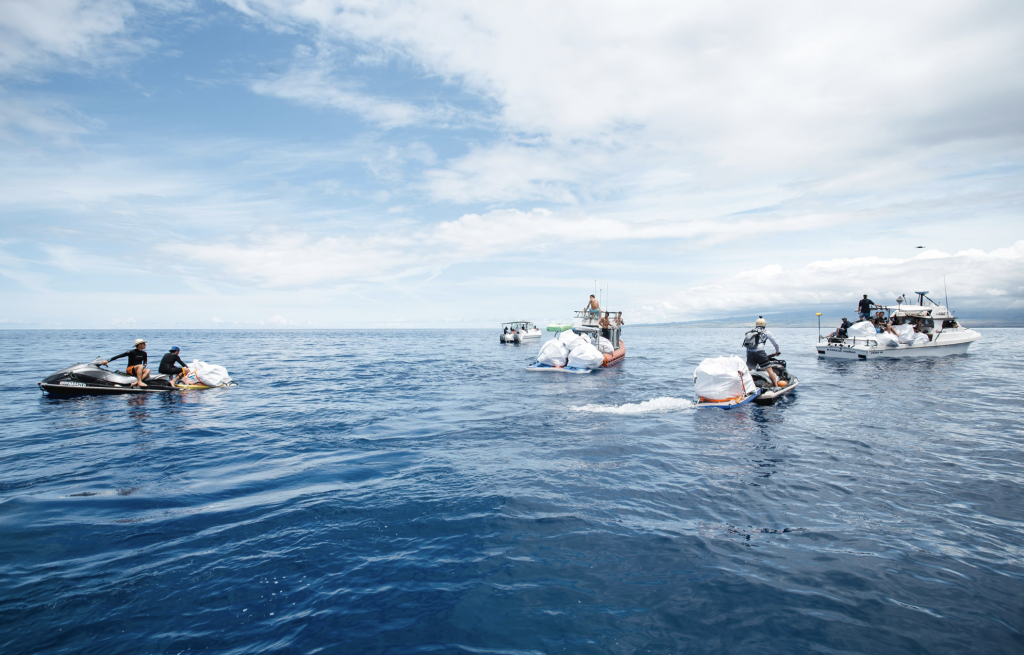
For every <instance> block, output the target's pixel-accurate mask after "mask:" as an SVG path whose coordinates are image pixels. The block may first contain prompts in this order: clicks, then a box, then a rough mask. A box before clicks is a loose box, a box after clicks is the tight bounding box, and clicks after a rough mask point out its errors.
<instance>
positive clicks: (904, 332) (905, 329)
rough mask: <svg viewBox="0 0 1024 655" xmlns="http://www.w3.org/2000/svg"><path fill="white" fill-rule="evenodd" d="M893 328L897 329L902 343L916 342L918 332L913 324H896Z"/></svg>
mask: <svg viewBox="0 0 1024 655" xmlns="http://www.w3.org/2000/svg"><path fill="white" fill-rule="evenodd" d="M892 329H893V330H895V331H896V334H897V335H898V336H897V338H898V339H899V340H900V343H914V335H915V334H917V333H916V332H914V326H913V325H894V326H893V328H892Z"/></svg>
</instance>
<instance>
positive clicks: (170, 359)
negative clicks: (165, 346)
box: [157, 346, 188, 385]
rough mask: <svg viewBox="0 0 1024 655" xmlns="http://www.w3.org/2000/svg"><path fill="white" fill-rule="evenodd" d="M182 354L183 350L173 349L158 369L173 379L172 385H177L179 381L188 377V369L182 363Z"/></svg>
mask: <svg viewBox="0 0 1024 655" xmlns="http://www.w3.org/2000/svg"><path fill="white" fill-rule="evenodd" d="M180 353H181V348H179V347H177V346H175V347H173V348H171V349H170V351H168V353H167V354H166V355H164V356H163V358H162V359H161V360H160V368H159V369H157V370H158V371H160V372H161V373H163V374H164V375H166V376H168V377H170V378H171V384H172V385H174V384H177V383H178V380H180V379H181V378H183V377H185V376H186V375H188V368H187V367H186V366H185V362H183V361H181V357H180ZM179 364H180V366H179Z"/></svg>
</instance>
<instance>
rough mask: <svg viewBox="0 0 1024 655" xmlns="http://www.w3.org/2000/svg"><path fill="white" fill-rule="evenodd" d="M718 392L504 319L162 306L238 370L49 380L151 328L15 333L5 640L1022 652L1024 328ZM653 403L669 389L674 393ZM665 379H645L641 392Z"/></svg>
mask: <svg viewBox="0 0 1024 655" xmlns="http://www.w3.org/2000/svg"><path fill="white" fill-rule="evenodd" d="M982 332H983V333H984V339H983V340H982V341H980V342H978V343H976V344H975V345H974V346H972V348H971V353H970V354H969V355H967V356H960V357H951V358H945V359H936V360H916V361H871V362H834V361H818V360H817V358H816V356H815V354H814V351H813V348H812V345H813V342H814V335H815V333H816V331H814V330H797V329H791V330H785V329H782V330H777V331H776V336H778V337H780V340H781V342H782V347H783V355H784V357H785V358H786V359H787V360H788V361H789V363H790V368H791V369H792V370H793V371H794V372H795V373H797V374H798V375H799V376H800V378H801V382H802V386H801V387H800V388H799V389H798V390H797V392H796V393H795V395H794V396H795V397H793V398H791V399H789V400H788V401H787V402H784V403H782V404H780V405H777V406H775V407H768V408H760V407H753V406H748V407H744V408H742V409H740V410H735V411H732V412H723V411H721V410H694V409H692V408H691V407H690V406H689V402H688V401H689V399H690V398H691V395H692V372H693V369H694V366H695V365H696V364H697V363H698V362H699V361H700V360H701V359H702V358H704V357H707V356H717V355H722V354H730V353H736V352H739V350H740V348H739V342H740V341H741V338H742V337H741V335H742V330H738V329H720V330H710V329H709V330H701V329H668V328H665V329H659V328H633V329H630V328H628V327H627V330H626V333H625V335H624V339H625V340H626V342H627V344H628V348H629V353H628V357H627V360H626V362H625V363H624V365H622V366H621V367H620V368H617V369H614V370H608V371H602V372H599V373H597V374H593V375H590V376H570V375H562V374H536V373H528V372H526V371H524V370H523V367H524V365H525V364H527V363H528V362H529V361H531V360H532V356H533V355H534V354H535V353H536V351H537V346H536V345H531V346H527V347H520V346H514V345H505V346H503V345H499V344H498V342H497V341H498V339H497V334H496V332H494V331H486V332H485V331H410V332H400V331H366V332H361V331H337V332H313V331H301V332H281V331H260V332H229V331H197V332H188V331H174V332H160V331H150V332H147V333H146V334H145V335H144V336H146V337H147V338H148V339H149V340H150V344H151V345H150V353H151V355H155V354H158V353H161V352H163V351H164V350H165V349H166V348H168V347H169V346H171V345H180V346H181V347H182V348H183V355H184V358H185V359H186V360H187V361H190V360H191V359H192V358H193V357H195V358H199V359H204V360H206V361H208V362H211V363H220V364H223V365H225V366H227V368H228V370H229V371H230V372H231V373H232V375H233V376H234V377H235V379H236V380H237V381H238V383H239V384H238V386H237V387H235V388H230V389H216V390H209V391H192V392H185V393H173V394H167V395H150V396H145V397H125V396H120V397H117V396H113V397H81V398H74V399H53V398H48V397H45V396H43V395H42V394H41V393H40V391H39V390H38V388H37V387H36V386H35V383H36V382H37V381H38V380H39V379H41V378H42V377H43V375H44V374H46V373H50V372H52V371H55V370H57V369H59V368H62V367H64V366H66V365H68V364H70V363H74V362H76V361H89V360H91V359H92V358H93V357H95V356H97V355H106V356H110V355H112V354H115V353H117V352H121V351H123V350H124V349H125V348H126V347H128V346H130V344H131V340H132V339H133V338H134V337H135V336H137V335H136V334H135V333H127V332H98V331H80V332H77V331H70V332H48V331H37V332H35V331H34V332H15V331H6V332H0V426H2V427H0V434H2V436H0V652H3V653H5V654H6V655H15V654H21V653H97V654H103V655H109V654H113V653H205V652H219V653H255V652H279V653H389V654H400V653H451V652H466V653H555V652H566V653H682V652H693V653H716V652H721V653H801V652H823V653H961V652H975V653H1015V654H1019V653H1021V652H1024V636H1022V631H1024V454H1022V447H1024V383H1022V375H1021V371H1022V368H1024V331H1022V330H995V329H992V330H982ZM647 401H653V402H647ZM644 403H646V404H644Z"/></svg>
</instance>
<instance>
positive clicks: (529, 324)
mask: <svg viewBox="0 0 1024 655" xmlns="http://www.w3.org/2000/svg"><path fill="white" fill-rule="evenodd" d="M506 325H507V326H509V327H511V328H513V329H518V328H525V329H527V330H530V329H532V328H533V327H535V326H534V325H533V321H509V322H508V323H502V324H501V327H505V326H506Z"/></svg>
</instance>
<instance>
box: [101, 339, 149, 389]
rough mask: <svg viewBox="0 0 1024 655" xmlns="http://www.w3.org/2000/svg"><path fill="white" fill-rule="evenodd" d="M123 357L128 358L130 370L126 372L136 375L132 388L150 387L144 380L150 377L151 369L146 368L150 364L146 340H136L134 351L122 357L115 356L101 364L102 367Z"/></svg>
mask: <svg viewBox="0 0 1024 655" xmlns="http://www.w3.org/2000/svg"><path fill="white" fill-rule="evenodd" d="M122 357H127V358H128V368H126V369H125V372H126V373H127V374H128V375H134V376H135V377H136V380H135V382H132V386H133V387H134V386H136V385H138V386H140V387H145V386H149V385H147V384H146V383H145V382H143V380H145V379H146V378H147V377H149V369H148V368H146V364H147V363H148V362H149V355H147V354H146V340H145V339H136V340H135V348H133V349H132V350H126V351H125V352H123V353H121V354H120V355H115V356H113V357H111V358H110V359H108V360H105V361H102V362H100V365H101V366H102V365H103V364H109V363H110V362H112V361H114V360H115V359H121V358H122Z"/></svg>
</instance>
